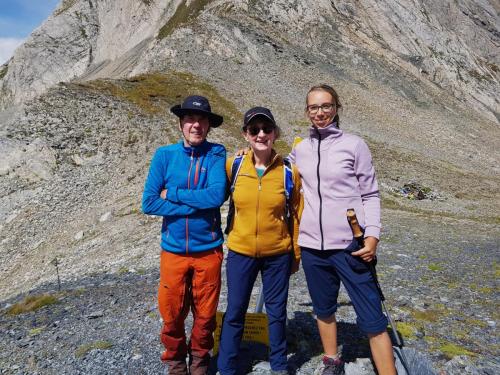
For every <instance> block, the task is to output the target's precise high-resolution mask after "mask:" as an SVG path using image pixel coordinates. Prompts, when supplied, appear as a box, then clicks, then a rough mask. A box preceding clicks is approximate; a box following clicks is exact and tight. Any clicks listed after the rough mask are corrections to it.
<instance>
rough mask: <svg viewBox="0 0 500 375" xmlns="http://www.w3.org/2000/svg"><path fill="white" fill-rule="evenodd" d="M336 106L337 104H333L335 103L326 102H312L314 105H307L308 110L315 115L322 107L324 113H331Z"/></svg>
mask: <svg viewBox="0 0 500 375" xmlns="http://www.w3.org/2000/svg"><path fill="white" fill-rule="evenodd" d="M334 107H335V104H333V103H324V104H321V105H317V104H312V105H308V106H307V112H309V113H310V114H312V115H315V114H316V113H318V111H319V110H320V109H321V110H322V111H323V113H330V112H332V111H333V108H334Z"/></svg>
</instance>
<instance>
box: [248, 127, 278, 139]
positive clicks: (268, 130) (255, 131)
mask: <svg viewBox="0 0 500 375" xmlns="http://www.w3.org/2000/svg"><path fill="white" fill-rule="evenodd" d="M275 128H276V127H275V126H274V125H272V124H264V125H262V126H258V125H250V126H248V127H247V132H248V134H250V135H251V136H253V137H255V136H256V135H257V134H259V133H260V131H261V130H262V131H263V132H264V133H265V134H271V133H272V132H273V131H274V129H275Z"/></svg>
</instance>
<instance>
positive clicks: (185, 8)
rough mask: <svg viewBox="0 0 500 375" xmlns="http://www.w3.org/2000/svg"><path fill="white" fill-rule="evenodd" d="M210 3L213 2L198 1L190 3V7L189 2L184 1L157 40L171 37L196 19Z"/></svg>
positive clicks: (209, 0) (207, 0) (159, 33)
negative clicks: (176, 30) (177, 30)
mask: <svg viewBox="0 0 500 375" xmlns="http://www.w3.org/2000/svg"><path fill="white" fill-rule="evenodd" d="M210 2H211V0H196V1H190V2H189V5H186V3H187V1H186V0H184V1H183V2H182V3H180V4H179V6H178V7H177V9H176V11H175V13H174V15H173V16H172V17H170V19H169V20H168V22H167V23H166V24H165V25H164V26H163V27H162V28H161V29H160V31H159V32H158V37H157V38H158V39H163V38H166V37H167V36H169V35H171V34H172V33H173V32H174V30H175V29H177V28H179V27H181V26H183V25H186V24H188V23H189V22H191V21H193V20H194V19H196V18H197V17H198V15H199V14H200V13H201V11H202V10H203V8H205V6H206V5H207V4H209V3H210Z"/></svg>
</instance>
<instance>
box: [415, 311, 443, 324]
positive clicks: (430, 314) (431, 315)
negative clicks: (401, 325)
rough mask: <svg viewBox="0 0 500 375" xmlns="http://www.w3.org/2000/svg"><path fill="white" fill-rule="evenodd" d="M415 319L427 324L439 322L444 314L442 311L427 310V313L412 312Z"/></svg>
mask: <svg viewBox="0 0 500 375" xmlns="http://www.w3.org/2000/svg"><path fill="white" fill-rule="evenodd" d="M412 315H413V318H414V319H416V320H424V321H426V322H437V321H438V320H439V318H440V317H441V315H443V312H442V311H440V310H425V311H417V310H414V311H412Z"/></svg>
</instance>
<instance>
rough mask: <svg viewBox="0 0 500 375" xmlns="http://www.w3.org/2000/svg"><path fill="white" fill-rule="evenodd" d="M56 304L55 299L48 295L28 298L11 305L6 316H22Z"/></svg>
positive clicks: (56, 300)
mask: <svg viewBox="0 0 500 375" xmlns="http://www.w3.org/2000/svg"><path fill="white" fill-rule="evenodd" d="M57 302H58V299H57V297H55V296H53V295H50V294H41V295H34V296H28V297H26V298H25V299H24V300H22V301H21V302H18V303H16V304H14V305H12V306H11V307H10V308H9V309H8V310H7V314H9V315H18V314H23V313H27V312H30V311H35V310H38V309H39V308H41V307H44V306H48V305H53V304H54V303H57Z"/></svg>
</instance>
